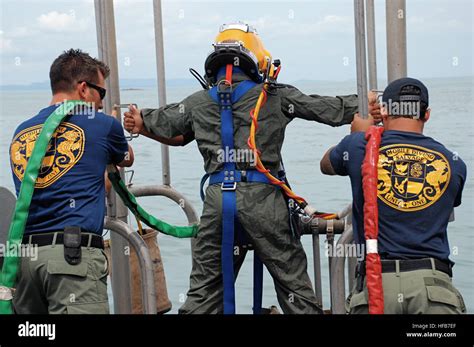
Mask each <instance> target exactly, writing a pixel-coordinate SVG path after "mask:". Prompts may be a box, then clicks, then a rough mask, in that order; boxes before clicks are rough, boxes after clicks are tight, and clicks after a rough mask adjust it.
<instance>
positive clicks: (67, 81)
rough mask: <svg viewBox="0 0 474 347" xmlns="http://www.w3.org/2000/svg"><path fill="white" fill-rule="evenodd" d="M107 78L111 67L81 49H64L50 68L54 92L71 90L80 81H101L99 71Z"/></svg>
mask: <svg viewBox="0 0 474 347" xmlns="http://www.w3.org/2000/svg"><path fill="white" fill-rule="evenodd" d="M99 71H100V73H101V74H102V75H103V76H104V78H107V77H108V76H109V74H110V69H109V67H108V66H107V65H106V64H104V63H103V62H101V61H100V60H97V59H95V58H92V57H91V56H90V55H89V54H88V53H86V52H83V51H81V50H80V49H72V48H71V49H70V50H68V51H64V52H63V53H62V54H61V55H60V56H59V57H57V58H56V59H55V60H54V62H53V64H52V65H51V69H50V70H49V79H50V81H51V90H52V92H53V94H55V93H58V92H71V91H73V90H74V88H75V85H76V83H77V82H79V81H87V82H90V83H94V84H97V83H99V75H98V72H99Z"/></svg>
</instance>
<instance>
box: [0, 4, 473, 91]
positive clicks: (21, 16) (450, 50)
mask: <svg viewBox="0 0 474 347" xmlns="http://www.w3.org/2000/svg"><path fill="white" fill-rule="evenodd" d="M406 2H407V19H408V20H407V36H408V74H409V75H410V76H413V77H449V76H472V75H474V73H473V65H472V64H473V63H472V61H473V55H474V54H473V51H474V48H473V37H474V33H473V31H474V29H473V28H474V23H473V2H472V1H471V0H407V1H406ZM0 3H1V22H0V59H1V77H0V79H1V80H0V84H3V85H4V84H29V83H32V82H42V81H47V80H48V72H49V67H50V65H51V63H52V61H53V60H54V58H55V57H56V56H58V55H59V54H60V53H61V52H62V51H64V50H65V49H68V48H71V47H74V48H81V49H83V50H85V51H87V52H89V53H90V54H92V55H94V56H97V40H96V30H95V17H94V3H93V0H74V1H73V0H71V1H65V0H61V1H59V0H58V1H57V0H1V2H0ZM375 3H376V26H377V54H378V70H379V77H380V78H385V76H386V52H385V49H386V48H385V47H386V46H385V41H386V38H385V1H384V0H375ZM152 10H153V5H152V0H115V16H116V29H117V43H118V50H119V65H120V67H119V69H120V71H119V72H120V77H121V78H155V76H156V72H155V71H156V68H155V54H154V33H153V13H152ZM163 17H164V33H165V63H166V73H167V78H169V79H174V78H189V77H190V75H189V73H188V67H195V68H197V69H198V71H199V72H203V63H204V60H205V58H206V56H207V54H208V53H209V51H210V50H211V43H212V40H213V39H214V37H215V35H216V33H217V30H218V27H219V25H220V24H222V23H226V22H232V21H236V20H241V21H245V22H248V23H250V24H252V25H254V26H255V27H256V28H257V30H258V32H259V34H260V36H261V38H262V39H263V41H264V43H265V45H266V47H267V49H268V50H269V51H270V52H271V53H272V55H273V57H274V58H279V59H281V61H282V63H283V68H282V73H281V75H280V76H281V79H284V80H285V81H294V80H299V79H310V80H349V79H354V78H355V70H356V69H355V64H354V63H355V48H354V20H353V0H330V1H329V0H315V1H291V2H290V1H242V0H239V1H190V0H187V1H176V0H173V1H171V0H164V1H163Z"/></svg>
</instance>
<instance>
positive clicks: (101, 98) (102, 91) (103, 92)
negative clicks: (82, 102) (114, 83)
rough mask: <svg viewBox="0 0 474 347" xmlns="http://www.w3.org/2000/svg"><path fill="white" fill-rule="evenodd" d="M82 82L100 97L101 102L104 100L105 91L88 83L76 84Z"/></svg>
mask: <svg viewBox="0 0 474 347" xmlns="http://www.w3.org/2000/svg"><path fill="white" fill-rule="evenodd" d="M82 82H85V83H86V85H87V86H88V87H90V88H92V89H95V90H97V92H98V93H99V95H100V100H103V99H104V98H105V94H106V93H107V90H106V89H105V88H102V87H99V86H96V85H95V84H94V83H90V82H87V81H79V82H77V83H82Z"/></svg>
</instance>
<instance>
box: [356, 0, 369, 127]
mask: <svg viewBox="0 0 474 347" xmlns="http://www.w3.org/2000/svg"><path fill="white" fill-rule="evenodd" d="M354 24H355V47H356V67H357V95H358V99H359V116H360V117H362V118H367V116H368V113H369V106H368V99H367V57H366V50H365V16H364V0H354Z"/></svg>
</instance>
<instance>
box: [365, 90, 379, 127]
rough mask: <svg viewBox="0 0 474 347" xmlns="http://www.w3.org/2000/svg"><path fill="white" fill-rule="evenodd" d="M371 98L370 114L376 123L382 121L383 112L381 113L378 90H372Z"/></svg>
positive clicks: (369, 95) (369, 96)
mask: <svg viewBox="0 0 474 347" xmlns="http://www.w3.org/2000/svg"><path fill="white" fill-rule="evenodd" d="M368 98H369V115H370V116H372V118H373V119H374V124H377V123H379V122H381V121H382V114H381V113H380V103H379V102H378V97H377V92H374V91H370V92H369V94H368Z"/></svg>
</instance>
